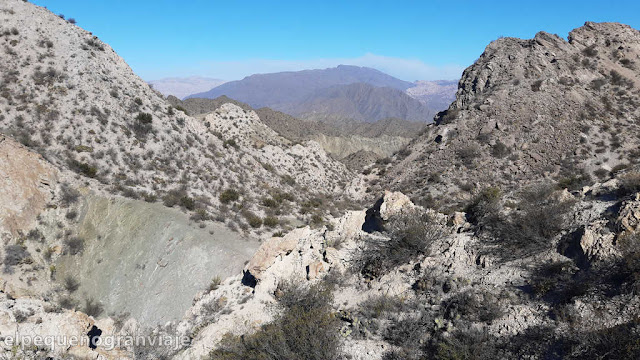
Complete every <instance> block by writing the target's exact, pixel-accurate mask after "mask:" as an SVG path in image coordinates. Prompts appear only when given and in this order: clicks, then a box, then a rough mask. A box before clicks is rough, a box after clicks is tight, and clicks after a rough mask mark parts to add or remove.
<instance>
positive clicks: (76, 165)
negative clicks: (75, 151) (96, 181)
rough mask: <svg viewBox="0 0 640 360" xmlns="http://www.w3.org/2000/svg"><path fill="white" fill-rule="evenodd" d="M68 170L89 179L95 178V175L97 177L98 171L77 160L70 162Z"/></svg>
mask: <svg viewBox="0 0 640 360" xmlns="http://www.w3.org/2000/svg"><path fill="white" fill-rule="evenodd" d="M69 168H70V169H71V170H72V171H75V172H77V173H78V174H82V175H84V176H86V177H90V178H95V177H96V175H98V169H97V168H96V167H95V166H93V165H89V164H87V163H83V162H80V161H77V160H70V161H69Z"/></svg>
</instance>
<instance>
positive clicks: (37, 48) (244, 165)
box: [0, 1, 352, 228]
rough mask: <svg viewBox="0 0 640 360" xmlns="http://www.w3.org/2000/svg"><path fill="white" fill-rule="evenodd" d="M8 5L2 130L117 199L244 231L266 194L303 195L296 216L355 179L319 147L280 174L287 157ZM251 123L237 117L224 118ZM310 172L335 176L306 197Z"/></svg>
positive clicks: (82, 36)
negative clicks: (270, 154)
mask: <svg viewBox="0 0 640 360" xmlns="http://www.w3.org/2000/svg"><path fill="white" fill-rule="evenodd" d="M3 6H4V7H3V12H2V14H1V16H2V17H3V23H2V32H1V33H2V38H3V42H4V43H5V44H6V46H5V48H4V51H5V55H6V57H5V58H6V60H5V61H3V63H2V64H1V65H0V71H1V72H2V75H3V78H2V87H1V89H0V93H1V94H2V97H1V98H0V99H1V100H0V101H2V102H3V109H2V114H0V129H1V130H2V131H3V132H4V133H6V134H10V135H11V136H12V137H14V138H15V139H18V140H19V141H20V142H22V143H23V144H25V145H27V146H29V147H30V148H32V149H35V150H36V151H38V152H40V153H41V154H43V155H44V156H45V157H46V158H47V159H48V160H49V161H50V162H51V163H52V164H54V165H55V166H57V167H60V168H68V169H71V170H73V171H75V172H77V173H78V174H79V175H81V176H84V177H87V178H90V179H95V180H97V181H98V182H99V183H101V184H102V187H103V188H105V189H107V190H108V191H110V192H112V193H114V194H123V195H125V196H128V197H132V198H144V199H146V200H149V201H151V202H155V201H163V202H164V203H165V204H166V205H168V206H174V205H181V206H182V207H183V208H186V209H187V210H188V211H200V214H201V215H203V216H204V217H205V218H210V217H212V216H215V215H218V214H223V213H224V214H225V215H226V216H227V217H229V216H231V217H232V218H233V217H235V215H234V214H239V213H244V214H245V215H246V216H244V218H245V219H244V220H243V216H240V217H237V218H236V219H235V220H233V222H235V223H236V225H240V226H241V227H244V228H246V227H247V220H248V219H251V218H253V215H252V214H253V213H257V214H258V215H255V216H260V214H262V216H265V211H266V210H268V208H264V207H262V208H261V207H260V206H259V205H258V204H260V203H261V200H260V199H261V198H262V197H264V196H265V194H266V193H269V192H283V193H292V194H293V193H295V194H296V201H293V202H292V207H293V209H295V208H297V207H298V205H300V204H302V203H304V202H305V199H310V198H314V197H318V196H320V197H323V194H322V192H323V191H326V192H328V193H332V194H334V193H335V194H340V193H341V192H343V191H344V188H345V186H346V184H347V183H348V182H349V181H350V180H351V178H352V175H351V174H350V173H349V171H347V170H346V169H345V168H344V167H343V166H342V165H341V164H340V163H337V162H335V161H333V160H332V159H330V158H328V157H326V156H324V155H319V154H318V152H317V147H316V146H315V145H311V147H310V148H306V147H305V146H304V145H302V146H300V145H299V146H298V148H296V149H292V148H291V149H289V148H287V149H284V152H283V153H282V154H283V156H289V157H290V156H293V155H291V154H296V155H295V156H299V155H300V154H301V153H305V155H309V156H308V157H309V158H311V159H313V160H312V161H311V162H312V164H309V166H310V167H309V168H296V170H295V171H292V172H287V173H281V172H279V170H278V167H277V166H276V164H277V163H279V162H280V161H281V160H283V159H275V158H272V159H267V160H264V159H263V160H259V154H260V153H261V152H262V150H261V149H259V148H255V147H250V148H244V147H242V146H240V145H239V144H240V143H241V142H242V141H241V138H242V137H243V136H245V134H241V133H234V135H233V136H231V135H229V134H224V133H219V132H216V133H214V132H213V131H212V128H211V126H210V124H206V123H203V122H202V121H200V120H197V119H194V118H191V117H189V116H186V115H185V114H184V113H183V112H180V111H177V110H175V109H173V108H172V107H171V106H170V105H169V104H167V103H166V102H165V100H164V99H163V98H162V97H161V96H160V95H159V94H157V93H156V92H154V91H153V90H152V89H151V88H150V87H149V86H148V85H147V84H146V83H145V82H144V81H142V80H141V79H140V78H139V77H137V76H136V75H135V74H133V72H132V71H131V69H130V68H129V67H128V66H127V65H126V64H125V63H124V61H123V60H122V59H121V58H120V57H118V56H117V54H115V52H113V50H112V49H111V48H110V47H109V46H108V45H106V44H104V43H102V42H101V41H100V40H99V39H98V38H97V37H95V36H93V35H91V34H90V33H88V32H86V31H84V30H82V29H80V28H78V27H76V26H74V25H72V24H69V23H67V22H66V21H64V20H63V19H61V18H58V17H57V16H54V15H53V14H51V13H49V12H48V11H46V10H44V9H40V8H37V7H34V6H32V5H30V4H28V3H24V2H20V1H11V2H7V3H4V4H3ZM27 24H29V25H27ZM230 111H232V110H231V109H230ZM252 116H255V114H253V113H252V112H244V111H240V112H236V111H232V113H229V114H227V115H226V116H224V120H225V121H229V122H233V121H234V120H239V121H242V119H248V118H251V117H252ZM208 125H209V126H208ZM290 151H293V153H291V152H290ZM306 151H309V153H308V154H306ZM309 174H316V175H318V176H320V174H322V175H321V177H322V179H325V176H326V180H327V182H326V183H325V184H326V185H327V187H323V188H322V189H319V190H316V191H305V190H301V189H304V188H306V189H313V188H314V187H313V186H314V185H315V184H317V180H318V179H314V180H313V181H311V182H309V181H305V180H303V177H308V176H309ZM323 181H324V180H323ZM259 189H261V190H259ZM227 190H228V191H229V192H231V193H234V194H236V193H237V194H238V195H237V196H234V197H233V201H226V200H224V199H223V200H221V197H220V196H221V194H222V193H223V192H224V191H227ZM240 204H246V205H242V206H241V205H240ZM185 205H186V206H185ZM230 208H231V214H229V209H230ZM289 215H292V216H294V217H295V216H296V213H295V210H293V212H292V213H289ZM254 224H257V221H254Z"/></svg>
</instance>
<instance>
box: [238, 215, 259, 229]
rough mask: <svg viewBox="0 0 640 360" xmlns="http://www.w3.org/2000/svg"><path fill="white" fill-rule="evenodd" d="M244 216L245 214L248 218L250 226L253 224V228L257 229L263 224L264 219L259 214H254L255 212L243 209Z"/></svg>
mask: <svg viewBox="0 0 640 360" xmlns="http://www.w3.org/2000/svg"><path fill="white" fill-rule="evenodd" d="M242 216H244V217H245V219H247V222H248V223H249V226H251V227H252V228H254V229H257V228H259V227H260V226H262V219H261V218H260V217H259V216H258V215H256V214H254V213H253V212H251V211H243V212H242Z"/></svg>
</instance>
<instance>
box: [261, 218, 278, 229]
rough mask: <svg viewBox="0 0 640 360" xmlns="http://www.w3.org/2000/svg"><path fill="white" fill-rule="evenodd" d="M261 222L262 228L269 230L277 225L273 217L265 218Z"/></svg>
mask: <svg viewBox="0 0 640 360" xmlns="http://www.w3.org/2000/svg"><path fill="white" fill-rule="evenodd" d="M262 222H263V224H264V226H266V227H270V228H273V227H276V226H278V224H279V221H278V218H277V217H275V216H267V217H265V218H264V219H263V220H262Z"/></svg>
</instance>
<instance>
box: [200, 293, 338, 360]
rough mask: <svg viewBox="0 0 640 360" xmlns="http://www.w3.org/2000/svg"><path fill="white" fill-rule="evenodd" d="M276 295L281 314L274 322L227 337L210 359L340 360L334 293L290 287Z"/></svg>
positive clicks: (211, 354)
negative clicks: (333, 305) (332, 304)
mask: <svg viewBox="0 0 640 360" xmlns="http://www.w3.org/2000/svg"><path fill="white" fill-rule="evenodd" d="M277 294H278V295H279V296H278V309H279V310H280V312H281V313H280V315H278V316H277V317H276V319H275V320H274V321H273V322H271V323H269V324H267V325H264V326H262V327H261V328H260V329H259V330H258V331H257V332H255V333H253V334H249V335H244V336H233V335H227V336H225V337H224V338H223V340H222V341H221V343H220V346H219V347H218V348H217V349H215V350H213V351H212V352H211V353H210V359H216V360H244V359H261V360H262V359H264V360H267V359H272V360H279V359H306V360H334V359H335V360H337V359H339V358H340V350H339V349H340V336H339V332H338V326H339V320H338V319H337V318H336V317H335V316H334V314H333V313H332V312H331V302H332V299H333V296H332V294H331V291H330V290H329V289H328V288H327V287H325V286H323V285H321V284H318V285H313V286H311V287H310V288H304V287H297V286H294V285H292V284H287V285H285V286H279V288H278V291H277Z"/></svg>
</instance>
